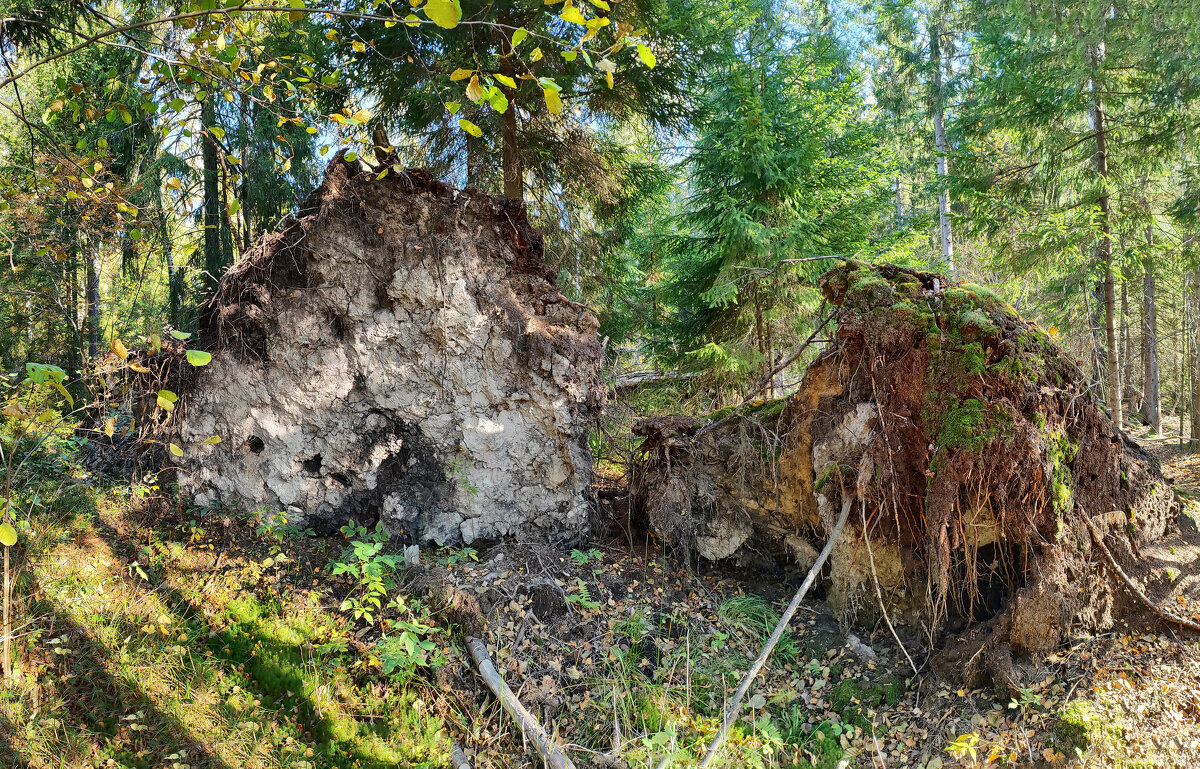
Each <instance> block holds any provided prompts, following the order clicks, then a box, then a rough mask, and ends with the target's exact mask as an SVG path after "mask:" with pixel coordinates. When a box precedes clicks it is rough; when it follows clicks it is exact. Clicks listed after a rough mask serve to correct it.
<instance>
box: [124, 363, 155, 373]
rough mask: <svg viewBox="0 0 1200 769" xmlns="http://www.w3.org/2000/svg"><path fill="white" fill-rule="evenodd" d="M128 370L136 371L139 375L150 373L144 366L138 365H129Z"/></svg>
mask: <svg viewBox="0 0 1200 769" xmlns="http://www.w3.org/2000/svg"><path fill="white" fill-rule="evenodd" d="M129 370H130V371H136V372H137V373H139V374H149V373H150V369H148V368H146V367H145V366H143V365H142V364H140V363H130V364H129Z"/></svg>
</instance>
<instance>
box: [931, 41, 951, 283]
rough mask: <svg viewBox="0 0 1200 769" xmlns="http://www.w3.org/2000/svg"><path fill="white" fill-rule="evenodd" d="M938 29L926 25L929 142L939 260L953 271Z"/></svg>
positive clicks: (940, 47)
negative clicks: (933, 167)
mask: <svg viewBox="0 0 1200 769" xmlns="http://www.w3.org/2000/svg"><path fill="white" fill-rule="evenodd" d="M941 34H942V30H941V28H940V27H938V26H936V25H935V26H932V27H930V29H929V64H930V66H932V67H933V99H932V102H933V103H932V105H931V106H932V107H933V145H934V149H935V150H936V151H937V176H938V231H939V233H940V236H941V241H942V264H943V265H944V266H945V267H946V269H947V270H949V271H950V274H951V275H954V274H955V268H954V235H953V233H952V232H951V230H950V190H948V189H947V188H946V176H947V175H949V173H950V169H949V166H948V163H947V157H946V151H947V147H946V126H945V115H944V110H945V106H944V104H945V99H944V97H943V94H942V44H941Z"/></svg>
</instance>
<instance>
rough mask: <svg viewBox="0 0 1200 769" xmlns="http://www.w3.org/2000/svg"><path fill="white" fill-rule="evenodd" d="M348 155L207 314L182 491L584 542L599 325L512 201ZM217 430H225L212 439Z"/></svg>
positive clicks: (466, 537)
mask: <svg viewBox="0 0 1200 769" xmlns="http://www.w3.org/2000/svg"><path fill="white" fill-rule="evenodd" d="M378 176H379V174H378V172H374V171H369V170H366V169H364V168H363V166H362V165H361V164H359V163H358V162H349V161H347V160H345V157H344V156H343V155H339V156H338V157H337V158H336V159H335V160H334V161H333V162H332V163H331V164H330V166H329V168H328V170H327V171H326V175H325V179H324V181H323V183H322V184H321V186H320V187H319V188H318V189H317V190H316V191H315V192H314V193H313V194H312V195H311V196H310V198H309V199H308V200H307V201H306V202H305V203H304V204H303V205H302V207H301V210H300V212H299V214H298V216H297V217H296V218H295V219H294V220H291V221H289V222H287V223H285V225H284V226H283V227H282V228H281V229H280V230H279V231H278V232H276V233H274V234H271V235H269V236H267V237H266V238H264V240H263V241H262V242H261V243H259V244H258V245H257V246H256V247H254V248H253V249H251V250H250V251H249V252H247V253H246V254H245V255H244V256H243V257H242V258H241V259H240V260H239V261H238V263H236V264H235V265H234V266H233V267H232V268H230V270H229V271H228V272H227V273H226V274H225V275H224V276H223V277H222V279H221V281H220V284H219V286H218V288H217V291H216V292H215V294H214V296H213V298H212V299H211V300H210V301H209V302H208V303H207V305H206V306H205V307H204V308H203V310H202V316H201V328H200V335H199V338H200V344H202V345H204V346H206V347H207V348H208V349H209V350H211V351H212V353H213V360H212V362H211V364H209V365H208V366H206V367H204V368H203V369H199V370H197V371H196V372H195V375H194V376H193V377H191V381H190V382H188V383H187V384H186V385H184V384H181V385H179V387H180V389H181V392H180V402H179V408H178V410H177V411H178V413H177V414H176V415H175V416H174V420H175V434H176V436H177V441H178V443H179V446H180V447H181V448H182V449H183V452H184V455H183V457H182V458H181V459H179V460H178V464H179V465H180V471H179V473H178V479H179V483H180V486H181V489H182V491H183V492H184V493H185V495H187V496H189V497H190V498H192V499H193V500H194V501H195V502H196V503H197V504H210V503H213V502H221V503H226V504H231V505H237V506H239V507H242V508H247V509H255V508H259V509H262V510H265V511H269V512H285V513H286V514H287V516H288V519H289V523H295V524H298V525H306V526H316V527H318V528H321V527H324V528H327V529H331V528H335V527H337V526H340V525H342V524H344V523H346V522H349V521H357V522H362V523H367V524H371V523H373V522H374V521H375V520H376V519H378V520H381V521H382V522H383V524H384V526H385V528H386V529H387V530H388V532H389V533H391V534H392V535H394V536H403V537H404V538H406V539H409V540H412V541H416V542H422V543H427V542H435V543H440V544H446V545H453V544H459V543H469V542H473V541H476V540H480V539H490V538H498V537H502V536H521V537H528V538H534V539H538V540H543V541H544V540H555V541H565V540H577V539H578V538H580V537H581V536H583V535H584V534H586V532H587V531H588V528H589V522H590V517H591V516H590V512H589V511H590V504H589V498H588V484H589V481H590V478H591V464H592V457H591V453H590V451H589V449H588V443H587V438H588V431H589V427H590V425H591V422H592V419H593V418H594V416H595V414H596V412H597V410H598V409H599V408H600V407H601V406H602V404H603V400H604V390H603V385H602V384H601V383H600V380H599V369H600V361H601V346H600V343H599V340H598V338H597V336H596V329H597V327H598V322H597V320H596V318H595V317H594V316H593V315H592V314H591V313H590V312H588V311H587V309H586V308H584V307H582V306H580V305H577V304H575V303H572V302H570V301H568V300H567V299H566V298H565V297H564V296H563V295H562V294H561V293H559V291H558V290H557V288H556V287H555V283H554V271H553V269H551V268H549V267H547V266H546V265H544V264H543V262H542V256H543V254H542V251H543V241H542V237H541V235H540V233H538V232H537V231H536V230H534V229H533V228H532V227H530V225H529V224H528V222H527V220H526V216H525V211H524V208H523V206H522V205H521V204H520V202H519V201H515V200H512V199H508V198H499V197H492V196H489V195H487V194H486V193H484V192H482V191H480V190H478V189H474V188H467V189H465V190H462V191H455V190H452V189H451V188H450V187H448V186H446V185H443V184H441V183H439V182H437V181H435V180H433V179H432V178H430V177H429V176H428V175H427V174H425V173H424V172H421V171H407V172H392V173H388V174H386V175H385V176H384V177H383V178H377V177H378ZM212 436H219V437H220V442H219V443H208V442H206V441H209V440H210V439H211V438H212Z"/></svg>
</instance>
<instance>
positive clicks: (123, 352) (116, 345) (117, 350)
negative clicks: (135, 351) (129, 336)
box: [108, 339, 129, 360]
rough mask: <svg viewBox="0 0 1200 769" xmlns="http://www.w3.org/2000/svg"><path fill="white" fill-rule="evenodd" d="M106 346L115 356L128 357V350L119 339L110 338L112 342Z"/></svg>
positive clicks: (123, 358) (122, 358)
mask: <svg viewBox="0 0 1200 769" xmlns="http://www.w3.org/2000/svg"><path fill="white" fill-rule="evenodd" d="M108 347H109V349H110V350H112V353H113V355H115V356H117V357H118V358H119V359H121V360H125V359H126V358H128V357H129V350H128V349H127V348H126V347H125V343H124V342H122V341H121V340H120V339H114V340H112V344H110V345H109V346H108Z"/></svg>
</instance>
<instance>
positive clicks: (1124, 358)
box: [1120, 280, 1132, 415]
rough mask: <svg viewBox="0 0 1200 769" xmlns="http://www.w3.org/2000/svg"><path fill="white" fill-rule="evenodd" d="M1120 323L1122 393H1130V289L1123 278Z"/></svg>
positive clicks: (1126, 412) (1126, 410)
mask: <svg viewBox="0 0 1200 769" xmlns="http://www.w3.org/2000/svg"><path fill="white" fill-rule="evenodd" d="M1120 324H1121V325H1120V339H1121V370H1120V377H1121V393H1122V394H1125V393H1128V392H1130V390H1131V388H1130V387H1129V386H1128V384H1129V379H1130V373H1129V362H1130V360H1131V359H1132V358H1131V356H1130V354H1129V349H1130V346H1131V345H1132V342H1131V341H1130V338H1129V337H1130V334H1129V289H1128V286H1127V284H1126V283H1125V281H1124V280H1122V281H1121V318H1120ZM1124 413H1125V414H1126V415H1128V413H1129V411H1128V409H1125V412H1124Z"/></svg>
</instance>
